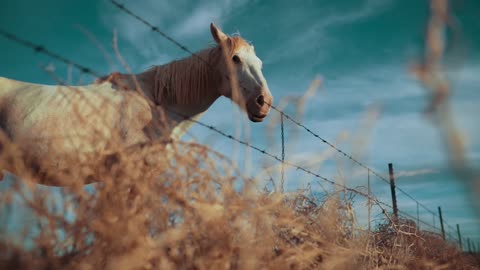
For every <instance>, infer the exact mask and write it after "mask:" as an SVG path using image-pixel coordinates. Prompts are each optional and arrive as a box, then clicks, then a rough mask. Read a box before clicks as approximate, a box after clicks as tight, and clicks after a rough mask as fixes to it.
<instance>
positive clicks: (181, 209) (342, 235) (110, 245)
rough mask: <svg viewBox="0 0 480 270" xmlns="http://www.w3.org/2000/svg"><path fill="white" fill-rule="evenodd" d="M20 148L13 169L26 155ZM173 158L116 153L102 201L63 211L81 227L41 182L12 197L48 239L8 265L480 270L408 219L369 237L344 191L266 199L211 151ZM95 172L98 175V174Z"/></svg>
mask: <svg viewBox="0 0 480 270" xmlns="http://www.w3.org/2000/svg"><path fill="white" fill-rule="evenodd" d="M5 144H6V142H4V145H5ZM9 149H15V148H10V147H4V150H3V152H2V160H9V159H15V158H17V157H18V156H21V155H18V153H8V150H9ZM165 151H166V150H165V147H164V145H163V144H161V143H157V144H149V145H143V146H142V147H135V148H131V149H128V150H125V151H123V152H119V153H117V154H116V155H115V158H113V159H112V158H110V162H109V163H108V164H107V165H108V166H102V167H99V168H95V170H94V171H96V173H97V177H100V178H101V179H102V180H103V183H102V184H101V185H98V188H97V191H96V192H95V194H90V193H87V192H85V191H84V190H83V188H82V187H81V186H80V185H79V186H77V187H70V188H69V190H68V197H69V198H70V199H69V200H67V201H68V203H67V204H70V205H65V206H64V207H63V209H65V211H66V209H71V210H72V209H73V211H74V216H75V219H74V220H73V221H72V218H70V219H68V218H66V213H63V214H58V213H55V214H53V213H54V212H53V211H52V207H51V206H49V205H48V202H47V200H48V199H49V198H48V196H47V195H46V193H44V192H41V191H40V190H38V187H37V186H35V185H31V186H30V188H28V189H25V188H23V189H21V188H20V187H14V188H13V189H12V190H11V191H10V193H2V195H1V200H2V205H8V204H9V203H11V200H12V196H11V195H12V194H13V193H16V194H20V195H21V196H22V197H23V199H24V200H25V202H26V203H27V205H28V206H29V207H30V208H31V209H32V211H33V213H34V215H35V216H36V219H37V220H38V222H37V224H31V225H32V226H38V229H39V230H38V233H37V234H36V235H34V236H33V239H34V243H35V244H34V247H33V248H31V249H27V248H25V247H22V245H19V244H15V243H22V241H13V240H12V239H9V237H8V235H7V236H6V237H5V236H4V237H2V238H1V240H2V243H1V249H2V252H1V253H0V254H1V255H0V268H2V269H479V268H478V266H477V267H475V266H474V265H475V262H474V261H473V260H472V258H469V257H468V256H465V255H463V254H461V253H460V252H459V251H458V250H457V249H456V248H455V247H453V246H450V245H448V244H446V243H445V242H443V241H442V240H441V239H440V238H439V237H438V236H435V235H429V234H426V233H422V232H416V231H415V230H414V229H413V231H412V228H414V227H415V226H414V225H413V227H412V226H401V225H400V224H403V225H405V224H407V225H408V223H406V222H402V221H399V222H398V223H397V224H396V226H392V225H391V224H389V223H387V222H386V223H385V224H383V225H382V226H379V227H378V228H377V229H376V230H375V231H374V232H373V233H368V232H366V231H362V230H361V229H359V228H357V227H356V225H355V223H354V220H353V218H352V216H351V208H350V207H348V205H350V204H351V201H350V200H351V199H348V200H340V199H339V198H340V196H338V194H332V195H329V196H326V197H324V198H321V199H319V198H313V197H311V196H307V195H306V194H303V193H292V194H285V195H282V194H279V193H265V192H259V191H257V184H256V183H254V182H253V181H252V180H249V179H244V178H243V177H242V175H241V174H240V173H239V171H238V170H235V165H234V164H232V163H231V162H230V161H229V160H228V159H226V158H225V157H223V156H222V155H220V154H218V153H216V152H214V151H212V150H211V149H209V148H207V147H205V146H203V145H198V144H194V143H175V144H173V145H172V149H171V151H169V152H168V154H165ZM10 161H12V160H10ZM21 162H22V161H21V160H15V163H21ZM77 165H78V164H77ZM26 170H27V168H26ZM84 171H85V172H86V174H85V175H84V177H88V176H89V175H90V174H91V171H92V170H84ZM21 177H23V178H25V179H32V178H31V177H34V176H32V174H30V173H28V171H25V173H24V175H21ZM75 177H79V178H78V179H80V178H81V177H82V176H81V175H78V172H77V174H76V175H75ZM345 197H346V198H353V197H351V196H345ZM70 206H74V207H70ZM57 212H58V211H57ZM70 215H71V214H70ZM3 222H5V221H3ZM6 222H8V220H6ZM410 225H411V224H410Z"/></svg>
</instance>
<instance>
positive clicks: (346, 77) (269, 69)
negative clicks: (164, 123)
mask: <svg viewBox="0 0 480 270" xmlns="http://www.w3.org/2000/svg"><path fill="white" fill-rule="evenodd" d="M457 2H458V3H457V4H455V5H454V6H453V10H454V12H455V15H456V17H455V20H456V21H457V22H458V23H459V24H460V26H461V27H462V39H461V42H459V43H458V44H456V45H455V46H454V47H452V48H449V54H448V58H447V59H448V65H449V67H450V69H449V70H448V74H449V78H450V79H451V80H452V83H453V87H454V94H453V96H452V102H453V110H454V116H455V119H456V121H457V124H458V126H459V127H460V129H461V130H462V133H463V136H464V138H465V142H466V145H467V149H468V157H469V159H470V161H471V163H472V164H473V165H477V167H478V164H480V162H479V161H480V136H478V135H479V134H480V125H479V124H478V120H477V119H476V116H477V115H478V114H479V113H480V108H479V106H478V103H479V101H480V95H479V93H478V90H479V89H478V85H480V77H479V76H478V74H480V61H479V60H480V58H479V56H480V50H479V49H480V35H479V33H480V23H479V22H478V20H477V15H478V13H479V12H480V2H478V1H475V0H469V1H468V0H464V1H457ZM124 3H125V4H126V5H127V6H129V7H130V8H131V9H132V10H133V11H135V12H136V13H138V14H141V15H142V16H143V17H145V18H146V19H147V20H149V21H150V22H152V23H153V24H154V25H157V26H159V27H160V28H162V29H163V30H165V31H166V32H167V33H170V34H171V35H173V36H174V37H175V38H176V39H178V40H179V41H180V42H182V43H183V44H185V45H186V46H187V47H188V48H190V49H192V50H194V51H196V50H200V49H202V48H205V47H207V46H208V45H209V44H210V43H211V36H210V32H209V23H210V22H212V21H213V22H215V23H216V24H217V25H219V26H221V27H222V28H223V29H224V31H225V32H226V33H236V32H239V33H240V34H241V35H242V36H243V37H245V38H246V39H247V40H249V41H251V42H253V44H254V45H255V50H256V52H257V55H258V56H259V57H260V58H261V59H262V60H263V63H264V68H263V70H264V75H265V77H266V79H267V80H268V83H269V86H270V90H271V91H272V93H273V95H274V97H275V100H276V101H279V100H281V99H282V97H286V96H289V95H301V94H302V93H303V92H304V91H305V90H306V89H307V87H308V85H309V84H310V82H311V81H312V80H313V79H314V78H315V77H316V76H317V75H320V76H321V77H322V79H323V86H322V88H321V89H320V90H319V91H318V92H317V94H316V95H315V96H314V97H312V98H311V99H310V100H309V101H308V103H307V104H306V114H305V116H304V117H303V118H302V122H303V123H305V124H306V125H307V126H308V127H310V128H311V129H312V130H314V131H315V132H317V133H318V134H319V135H321V136H322V137H324V138H326V139H327V140H329V141H331V142H336V143H338V146H339V147H340V148H342V149H344V150H346V151H347V152H350V151H354V153H356V151H355V150H358V149H363V150H364V151H362V152H361V155H360V156H358V157H359V158H360V159H361V160H362V161H364V162H365V163H366V164H368V165H369V166H371V167H372V168H374V169H375V170H377V171H378V172H380V173H381V174H383V175H386V172H387V163H389V162H393V163H394V166H395V170H396V172H397V185H398V186H399V187H400V188H402V189H403V190H405V191H407V192H409V193H410V194H411V195H412V196H414V197H415V198H417V199H418V200H420V201H421V202H422V203H423V204H425V205H426V206H428V207H429V208H431V209H432V210H434V211H436V209H437V206H441V207H442V209H443V212H444V213H443V214H444V217H445V218H446V219H447V221H448V222H449V224H450V225H452V226H454V225H455V224H456V223H459V224H460V226H461V228H462V230H463V234H464V236H466V237H471V238H475V239H477V240H479V241H480V220H479V217H478V215H477V214H475V211H474V210H473V208H472V202H471V194H469V192H468V189H467V188H465V187H464V186H463V185H462V184H461V183H460V182H459V181H458V179H456V177H455V175H454V174H453V173H452V172H451V171H450V170H449V168H448V163H447V161H448V156H447V154H446V152H445V148H444V146H443V143H442V141H441V137H440V135H439V133H438V131H437V129H436V128H435V126H434V125H433V124H432V123H431V122H430V121H429V120H428V119H427V118H426V117H425V116H424V115H423V114H422V111H423V109H424V108H425V106H426V105H427V104H428V95H427V92H426V91H425V90H424V89H422V88H421V87H419V85H418V83H417V82H416V81H415V80H414V79H413V78H412V77H411V76H410V75H409V74H408V72H407V71H408V67H409V65H410V64H411V63H412V62H413V61H414V60H415V59H417V58H418V56H419V55H420V53H421V52H422V41H423V35H424V31H425V23H426V19H427V15H428V5H427V1H416V0H407V1H405V0H370V1H365V0H358V1H346V0H342V1H319V0H316V1H302V2H301V4H299V3H293V2H292V1H259V0H239V1H229V0H224V1H219V0H217V1H184V0H177V1H154V0H144V1H141V4H140V2H138V1H124ZM0 26H1V27H2V28H4V29H6V30H8V31H11V32H14V33H16V34H17V35H19V36H21V37H24V38H26V39H29V40H31V41H34V42H36V43H39V44H42V45H44V46H45V47H47V48H49V49H50V50H52V51H55V52H58V53H59V54H61V55H63V56H65V57H67V58H69V59H71V60H73V61H75V62H78V63H81V64H83V65H85V66H88V67H91V68H92V69H94V70H96V71H98V72H100V73H108V72H111V71H114V70H122V67H121V65H120V64H119V63H118V61H116V60H115V57H114V55H113V53H112V49H111V41H112V33H113V30H114V29H115V30H116V31H117V32H118V36H119V48H120V50H121V52H122V54H123V56H124V57H125V58H126V60H127V62H128V63H129V65H130V66H131V67H132V68H133V70H134V71H136V72H140V71H142V70H144V69H146V68H148V67H150V66H152V65H156V64H163V63H166V62H168V61H170V60H173V59H176V58H180V57H184V56H186V54H185V53H184V52H183V51H181V50H179V49H178V48H177V47H175V46H174V45H172V44H170V43H169V42H168V41H166V40H164V39H163V38H162V37H160V36H159V35H156V34H154V33H152V32H151V31H150V30H149V29H148V28H146V27H145V26H143V25H142V24H140V23H138V22H137V21H135V20H134V19H132V18H131V17H129V16H127V15H125V14H124V13H122V12H121V11H120V10H118V9H116V8H115V7H114V6H113V5H111V4H110V3H109V2H108V1H94V0H84V1H60V0H45V1H41V2H39V1H27V0H18V1H9V2H6V1H3V2H2V3H1V4H0ZM86 32H88V33H89V34H85V33H86ZM92 36H93V37H94V39H95V41H93V39H92ZM98 44H101V46H103V47H104V48H105V50H107V51H108V52H110V55H111V56H110V58H111V59H112V60H111V59H110V58H108V57H105V55H104V53H103V52H102V50H101V49H100V48H99V45H98ZM0 59H2V61H1V62H0V76H4V77H10V78H14V79H18V80H24V81H30V82H37V83H45V84H52V83H54V80H53V79H52V78H51V77H50V75H49V74H47V73H46V72H44V71H42V69H41V67H42V66H45V65H51V66H54V67H55V73H56V74H57V75H59V76H60V77H62V78H64V79H68V78H69V75H68V74H69V69H68V68H67V67H66V66H65V65H64V64H62V63H58V62H56V61H54V60H52V59H50V58H48V57H46V56H43V55H40V54H36V53H34V52H32V51H31V50H29V49H25V48H23V47H19V46H17V45H16V44H13V43H11V42H9V41H7V40H3V39H0ZM92 80H93V78H91V77H88V76H80V75H79V74H78V73H76V72H73V75H72V82H73V83H78V82H82V83H85V82H91V81H92ZM373 108H379V114H378V117H377V118H376V120H375V121H372V123H371V124H370V125H369V126H368V128H365V125H364V124H362V123H364V122H365V121H364V120H365V119H366V118H367V116H368V115H369V111H371V110H372V109H373ZM287 112H289V113H292V114H293V109H292V108H288V109H287ZM272 116H273V112H272ZM244 118H245V116H243V115H240V114H239V113H238V112H237V109H236V108H235V106H234V105H233V104H232V103H231V102H229V101H228V100H226V99H220V100H218V101H217V102H216V103H215V104H214V105H213V106H212V107H211V109H210V110H209V111H208V112H207V113H206V114H205V116H204V117H203V118H202V121H204V122H206V123H209V124H213V125H215V126H218V127H219V128H221V129H223V130H225V131H228V132H231V133H235V131H236V130H235V125H232V119H233V120H237V119H244ZM266 127H267V124H266V123H262V124H253V123H246V122H245V123H242V131H244V130H248V129H249V130H250V133H251V136H250V138H251V141H252V143H253V144H256V145H259V146H262V147H267V143H266V142H267V141H272V140H276V141H278V136H279V135H278V134H277V133H275V137H274V138H269V137H267V136H266V135H265V134H266V133H265V130H266ZM286 127H287V133H286V135H287V140H288V138H290V137H289V136H293V131H294V126H293V125H291V124H289V123H287V126H286ZM296 132H297V134H298V140H297V141H295V143H292V142H289V143H288V144H287V149H286V150H287V152H286V157H287V159H292V160H293V161H295V162H297V163H298V162H300V163H302V164H304V163H306V162H307V161H308V160H311V159H312V157H313V156H318V155H319V154H322V155H325V156H326V160H325V161H324V162H322V163H316V164H314V166H313V165H312V166H311V167H310V168H311V169H312V170H315V171H316V172H318V173H319V174H322V175H325V176H327V177H329V178H332V179H341V178H342V177H343V178H345V179H347V180H346V183H347V184H348V185H349V186H352V187H355V186H365V185H366V173H365V171H364V170H360V169H359V168H358V167H356V166H353V165H351V164H349V163H348V161H346V160H344V159H342V157H340V156H337V155H335V154H334V153H331V152H329V148H328V147H327V146H326V145H324V144H321V143H320V142H319V141H318V140H316V139H315V138H314V137H312V136H311V135H309V134H308V133H306V132H304V131H301V130H298V131H296ZM189 134H191V135H188V136H186V137H185V139H187V140H189V139H191V138H192V137H194V138H196V139H197V140H199V141H200V142H204V143H208V144H209V145H211V146H212V147H213V148H215V149H216V150H218V151H220V152H222V153H225V154H227V155H230V156H232V157H233V158H234V159H236V160H237V161H238V162H239V164H240V166H241V167H243V166H245V164H244V160H245V158H244V156H245V155H247V154H248V153H246V152H245V149H244V148H243V147H240V146H235V145H232V142H231V141H229V140H228V139H225V138H222V137H219V136H218V135H216V134H214V133H210V131H207V130H205V129H203V128H202V127H194V128H192V129H191V130H190V133H189ZM244 135H245V134H242V136H244ZM358 138H363V139H366V142H362V143H360V144H359V143H358V140H359V139H358ZM359 146H361V147H359ZM269 150H270V151H272V152H274V153H279V148H278V145H277V146H276V147H275V148H273V147H272V148H269ZM251 156H252V162H253V163H254V165H251V166H250V167H252V168H253V169H252V170H251V171H250V173H251V174H252V175H256V173H258V167H260V165H258V164H260V162H261V161H262V158H261V157H259V156H258V155H257V153H251ZM256 164H257V165H256ZM311 180H312V179H311V178H309V177H307V176H305V175H301V174H299V173H296V172H289V174H287V185H288V187H289V189H291V190H292V189H295V188H297V187H299V186H301V185H304V184H305V183H307V182H309V181H311ZM372 184H373V191H374V193H375V195H377V196H378V197H379V198H380V199H382V200H386V201H388V200H389V193H388V192H389V191H388V186H387V185H385V184H383V183H381V182H380V181H378V179H377V180H372ZM317 188H318V187H317ZM477 196H478V195H477ZM398 197H399V207H400V209H401V210H403V211H405V212H408V213H410V214H413V215H416V206H415V205H414V204H412V202H411V201H410V200H408V198H405V196H403V195H401V194H399V195H398ZM356 208H357V211H358V212H359V213H360V214H359V215H364V214H365V207H364V206H362V205H360V204H359V205H358V206H357V207H356ZM477 213H478V212H477ZM420 215H421V217H422V219H425V221H427V222H430V223H432V222H433V220H432V219H433V218H432V217H431V214H428V213H427V212H426V211H423V212H422V211H421V213H420ZM437 225H438V222H437Z"/></svg>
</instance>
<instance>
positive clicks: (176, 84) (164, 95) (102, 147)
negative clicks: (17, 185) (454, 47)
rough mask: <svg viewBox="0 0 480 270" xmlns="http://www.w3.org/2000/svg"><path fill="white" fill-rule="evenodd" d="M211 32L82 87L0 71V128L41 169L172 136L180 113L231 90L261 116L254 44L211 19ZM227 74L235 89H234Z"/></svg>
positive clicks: (178, 129) (178, 131) (179, 129)
mask: <svg viewBox="0 0 480 270" xmlns="http://www.w3.org/2000/svg"><path fill="white" fill-rule="evenodd" d="M211 31H212V35H213V37H214V39H215V41H216V42H217V44H218V46H216V47H213V48H209V49H206V50H204V51H201V52H200V53H198V54H197V55H195V56H191V57H189V58H185V59H182V60H178V61H174V62H172V63H169V64H166V65H163V66H157V67H153V68H152V69H149V70H147V71H145V72H143V73H140V74H136V75H135V76H131V75H124V74H120V73H113V74H112V75H110V76H108V77H105V78H102V79H99V80H97V82H96V83H95V84H91V85H85V86H47V85H39V84H32V83H26V82H20V81H14V80H10V79H7V78H1V77H0V128H1V129H2V130H3V132H4V134H5V135H6V136H7V137H8V138H9V139H10V140H11V141H13V142H14V143H15V144H16V145H18V146H19V147H20V150H21V152H22V154H23V155H24V158H25V159H26V160H28V161H29V162H30V163H29V164H32V166H35V167H38V168H37V169H38V170H43V171H45V170H52V169H53V170H58V169H59V168H60V169H61V168H65V167H68V166H72V164H75V163H76V162H83V161H85V160H86V159H90V158H91V157H92V155H93V156H99V155H100V156H101V155H102V154H108V153H109V151H114V150H116V149H114V148H115V147H119V146H121V147H128V146H132V145H135V144H138V143H143V142H148V141H152V140H157V139H159V138H165V139H166V138H172V139H178V138H180V137H181V135H182V134H183V133H184V132H185V131H186V129H187V128H188V127H189V126H190V125H191V122H190V121H188V120H185V117H191V118H198V117H199V116H200V115H201V114H202V113H203V112H204V111H205V110H207V109H208V108H209V107H210V105H211V104H212V103H213V102H214V101H215V100H216V99H217V98H218V97H220V96H222V95H223V96H227V97H229V98H232V97H233V98H232V100H233V101H235V102H236V103H237V104H238V105H240V107H242V108H244V109H245V110H246V112H247V113H248V116H249V118H250V119H251V120H252V121H255V122H258V121H261V120H262V119H263V117H265V116H266V115H267V114H268V111H269V107H270V103H271V100H272V98H271V95H270V92H269V91H268V87H267V85H266V81H265V79H264V78H263V75H262V74H261V71H260V68H261V62H260V61H259V60H258V58H257V57H256V56H255V54H254V52H253V47H252V48H250V47H251V46H250V45H248V44H247V43H246V42H245V41H244V40H243V39H241V38H239V37H228V36H226V35H225V34H223V33H222V32H221V31H220V30H219V29H218V28H216V27H215V26H214V25H213V24H212V25H211ZM232 66H233V68H232ZM229 67H230V71H231V72H228V71H227V69H228V68H229ZM232 76H233V77H236V78H237V79H238V89H241V90H240V91H239V92H240V93H235V92H234V89H235V87H234V86H233V85H232V81H231V80H230V79H228V78H230V77H232ZM236 96H237V97H236ZM159 123H160V124H159ZM72 162H73V163H72ZM2 169H9V168H2ZM42 182H43V183H46V184H52V183H50V182H49V180H48V179H42ZM53 184H55V183H53Z"/></svg>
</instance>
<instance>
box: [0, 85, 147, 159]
mask: <svg viewBox="0 0 480 270" xmlns="http://www.w3.org/2000/svg"><path fill="white" fill-rule="evenodd" d="M150 120H151V112H150V107H149V105H148V103H147V102H146V101H145V100H144V99H143V98H142V97H140V96H139V95H138V94H137V93H135V92H133V91H118V90H115V89H113V88H112V86H111V84H110V83H108V82H106V83H102V84H94V85H84V86H62V85H60V86H54V85H41V84H34V83H28V82H21V81H15V80H11V79H7V78H0V127H1V128H2V129H3V131H4V132H5V133H6V135H7V136H8V137H10V139H11V140H12V141H14V142H15V143H17V144H18V145H20V146H21V147H22V148H23V149H25V150H26V151H28V152H29V155H32V156H35V157H36V158H43V159H45V158H46V159H53V160H52V162H49V163H57V161H58V160H62V159H64V158H65V157H67V156H74V157H76V156H80V153H95V152H98V151H104V150H107V149H108V148H109V147H110V146H111V144H112V142H113V141H117V142H118V143H122V142H121V141H122V140H123V143H127V144H132V143H135V142H141V141H145V136H144V134H143V130H142V129H143V127H144V126H145V125H147V123H148V122H149V121H150ZM116 138H117V139H118V140H120V141H118V140H114V139H116Z"/></svg>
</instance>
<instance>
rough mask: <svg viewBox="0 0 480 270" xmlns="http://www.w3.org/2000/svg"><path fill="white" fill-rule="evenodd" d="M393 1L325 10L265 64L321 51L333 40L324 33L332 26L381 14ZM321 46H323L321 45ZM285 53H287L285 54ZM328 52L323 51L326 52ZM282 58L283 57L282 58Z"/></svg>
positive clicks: (369, 2) (272, 52)
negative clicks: (350, 8)
mask: <svg viewBox="0 0 480 270" xmlns="http://www.w3.org/2000/svg"><path fill="white" fill-rule="evenodd" d="M392 2H393V1H390V0H367V1H363V4H362V5H361V7H360V8H358V9H353V10H347V11H344V10H338V9H334V10H327V12H326V14H322V15H321V16H316V18H315V19H316V20H315V22H314V23H313V24H310V25H308V27H305V28H303V29H302V30H303V31H296V32H295V33H296V35H295V36H292V37H291V38H290V40H289V41H288V42H285V43H283V44H282V45H281V46H279V47H277V48H275V49H274V50H272V51H270V53H268V54H267V56H266V58H265V61H264V62H265V63H275V62H280V61H284V60H285V58H292V57H295V56H298V55H299V54H305V53H307V54H309V53H310V52H311V51H312V50H316V51H317V53H316V54H315V55H318V51H322V50H321V49H319V48H318V46H322V47H325V48H326V47H328V46H329V41H331V40H333V39H334V38H333V37H332V36H330V35H328V34H327V33H326V30H327V29H328V28H330V27H333V26H341V25H345V24H353V23H356V22H359V21H361V20H363V19H365V18H368V17H370V16H372V15H375V14H379V13H382V12H383V11H385V10H386V8H388V7H389V6H390V5H391V3H392ZM322 44H323V45H322ZM292 48H301V50H292ZM285 51H289V53H288V54H285V53H284V52H285ZM327 51H328V50H325V52H327ZM282 56H283V57H282Z"/></svg>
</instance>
